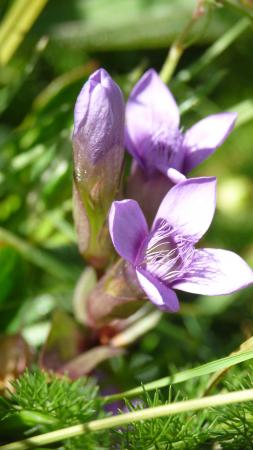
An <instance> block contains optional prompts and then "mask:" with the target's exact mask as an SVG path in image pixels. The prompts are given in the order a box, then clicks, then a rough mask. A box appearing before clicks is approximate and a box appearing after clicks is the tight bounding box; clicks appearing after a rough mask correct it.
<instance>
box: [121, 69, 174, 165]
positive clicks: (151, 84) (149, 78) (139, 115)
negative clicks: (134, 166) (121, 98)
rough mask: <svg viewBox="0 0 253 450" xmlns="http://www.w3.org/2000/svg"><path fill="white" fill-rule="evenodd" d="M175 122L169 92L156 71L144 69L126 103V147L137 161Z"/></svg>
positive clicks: (169, 132)
mask: <svg viewBox="0 0 253 450" xmlns="http://www.w3.org/2000/svg"><path fill="white" fill-rule="evenodd" d="M178 126H179V111H178V107H177V104H176V102H175V99H174V97H173V95H172V94H171V93H170V91H169V89H168V88H167V86H166V85H165V84H164V83H163V82H162V80H161V79H160V77H159V75H158V74H157V73H156V71H155V70H154V69H150V70H148V71H147V72H146V73H145V74H144V75H143V76H142V78H141V79H140V80H139V81H138V83H137V84H136V85H135V87H134V89H133V91H132V92H131V94H130V96H129V99H128V101H127V104H126V131H125V143H126V147H127V149H128V151H129V152H130V153H131V154H132V155H133V156H134V157H135V158H137V159H138V160H139V163H141V162H143V161H142V159H145V157H146V156H147V155H146V152H147V151H148V150H149V147H152V146H153V140H155V141H156V140H158V141H159V139H162V141H164V140H165V141H166V142H167V141H168V140H170V139H171V136H174V134H175V133H174V130H178ZM167 145H168V143H167ZM144 165H145V163H144Z"/></svg>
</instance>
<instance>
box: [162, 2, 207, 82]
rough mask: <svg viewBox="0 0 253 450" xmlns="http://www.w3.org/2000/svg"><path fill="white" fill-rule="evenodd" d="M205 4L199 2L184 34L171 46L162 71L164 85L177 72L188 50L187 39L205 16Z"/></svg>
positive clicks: (183, 31)
mask: <svg viewBox="0 0 253 450" xmlns="http://www.w3.org/2000/svg"><path fill="white" fill-rule="evenodd" d="M203 3H204V0H198V1H197V5H196V8H195V9H194V12H193V14H192V17H191V18H190V20H189V21H188V22H187V24H186V26H185V27H184V28H183V30H182V32H181V33H180V34H179V36H178V37H177V39H176V40H175V42H174V43H173V44H172V45H171V48H170V50H169V52H168V56H167V58H166V60H165V62H164V64H163V67H162V69H161V71H160V78H161V79H162V80H163V82H164V83H166V84H167V83H169V81H170V79H171V77H172V75H173V73H174V72H175V70H176V68H177V65H178V62H179V60H180V58H181V56H182V54H183V52H184V50H185V48H186V44H185V42H186V39H187V37H188V35H189V33H190V31H191V30H192V28H193V26H194V24H195V23H196V21H197V20H198V19H199V18H200V17H201V16H202V15H203Z"/></svg>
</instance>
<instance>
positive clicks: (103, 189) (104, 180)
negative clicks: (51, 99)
mask: <svg viewBox="0 0 253 450" xmlns="http://www.w3.org/2000/svg"><path fill="white" fill-rule="evenodd" d="M124 109H125V107H124V100H123V96H122V93H121V90H120V88H119V87H118V86H117V84H116V83H115V82H114V81H113V80H112V78H111V77H110V75H109V74H108V73H107V72H106V71H105V70H104V69H99V70H97V71H96V72H95V73H93V74H92V75H91V76H90V78H89V79H88V81H87V82H86V83H85V85H84V86H83V88H82V90H81V92H80V94H79V96H78V98H77V102H76V105H75V112H74V133H73V138H72V141H73V156H74V210H75V211H74V218H75V222H76V228H77V234H78V241H79V250H80V252H81V254H82V255H83V256H85V257H86V259H88V260H89V261H90V262H91V263H93V264H94V265H95V266H97V267H102V266H103V265H104V264H105V262H106V261H107V259H108V257H109V255H110V251H111V247H110V237H109V234H108V229H107V225H106V218H107V214H108V210H109V208H110V205H111V202H112V201H113V200H114V199H115V197H116V195H117V192H118V190H119V185H120V179H121V173H122V164H123V157H124V143H123V142H124ZM82 224H85V226H82Z"/></svg>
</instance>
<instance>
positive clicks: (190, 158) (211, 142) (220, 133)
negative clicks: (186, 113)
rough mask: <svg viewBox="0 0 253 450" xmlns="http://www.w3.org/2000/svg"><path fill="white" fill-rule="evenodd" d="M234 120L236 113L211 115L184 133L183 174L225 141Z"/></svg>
mask: <svg viewBox="0 0 253 450" xmlns="http://www.w3.org/2000/svg"><path fill="white" fill-rule="evenodd" d="M236 118H237V114H236V113H220V114H213V115H211V116H208V117H206V118H205V119H203V120H200V122H198V123H196V124H195V125H193V127H191V128H190V129H189V130H188V131H187V132H186V133H185V137H184V141H183V146H184V149H185V160H184V172H185V173H187V172H189V171H190V170H192V169H193V168H194V167H195V166H197V165H198V164H200V163H201V162H202V161H204V160H205V159H206V158H208V156H210V155H211V154H212V153H213V152H214V151H215V149H216V148H217V147H219V146H220V145H221V144H222V143H223V142H224V141H225V139H226V138H227V136H228V135H229V134H230V133H231V131H232V129H233V128H234V124H235V121H236Z"/></svg>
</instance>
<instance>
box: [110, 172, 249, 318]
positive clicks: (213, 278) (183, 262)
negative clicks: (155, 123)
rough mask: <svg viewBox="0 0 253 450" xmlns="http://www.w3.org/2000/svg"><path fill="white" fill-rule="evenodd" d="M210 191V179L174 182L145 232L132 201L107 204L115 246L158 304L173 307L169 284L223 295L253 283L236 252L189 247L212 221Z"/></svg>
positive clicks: (175, 303)
mask: <svg viewBox="0 0 253 450" xmlns="http://www.w3.org/2000/svg"><path fill="white" fill-rule="evenodd" d="M215 191H216V179H215V178H192V179H188V180H185V181H182V182H181V183H179V184H177V185H175V186H173V187H172V188H171V190H170V191H169V192H168V193H167V195H166V196H165V197H164V199H163V201H162V203H161V205H160V207H159V209H158V211H157V214H156V217H155V219H154V222H153V225H152V227H151V230H150V231H149V230H148V226H147V223H146V219H145V217H144V215H143V213H142V210H141V209H140V207H139V205H138V203H137V202H136V201H134V200H123V201H116V202H113V204H112V207H111V210H110V214H109V229H110V234H111V238H112V241H113V244H114V247H115V249H116V250H117V252H118V253H119V254H120V255H121V256H122V258H124V259H125V260H127V261H129V262H130V263H131V264H133V266H134V267H135V270H136V274H137V277H138V280H139V283H140V285H141V286H142V288H143V290H144V292H145V293H146V294H147V296H148V298H149V299H150V300H151V301H152V302H153V303H154V304H155V305H156V306H158V307H159V308H161V309H164V310H167V311H171V312H174V311H177V310H178V308H179V303H178V298H177V295H176V293H175V291H174V289H180V290H182V291H186V292H192V293H195V294H204V295H223V294H228V293H231V292H234V291H236V290H238V289H241V288H242V287H245V286H247V285H249V284H251V283H253V272H252V270H251V268H250V267H249V266H248V265H247V264H246V263H245V262H244V261H243V260H242V259H241V258H240V257H239V256H238V255H236V254H235V253H233V252H230V251H226V250H217V249H210V248H204V249H195V247H194V246H195V244H196V243H197V242H198V241H199V240H200V238H201V237H202V236H203V234H204V233H205V232H206V231H207V229H208V228H209V226H210V223H211V221H212V218H213V214H214V211H215Z"/></svg>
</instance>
